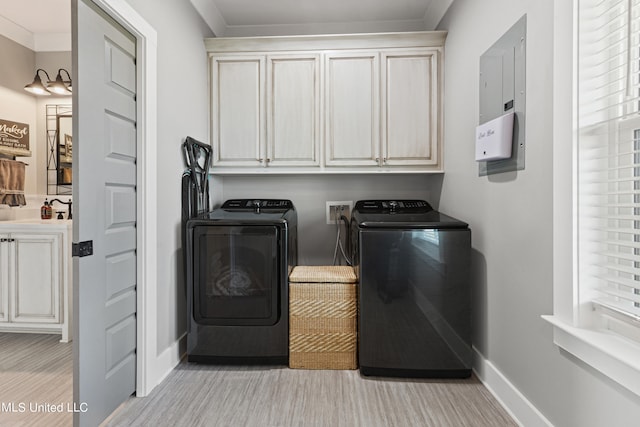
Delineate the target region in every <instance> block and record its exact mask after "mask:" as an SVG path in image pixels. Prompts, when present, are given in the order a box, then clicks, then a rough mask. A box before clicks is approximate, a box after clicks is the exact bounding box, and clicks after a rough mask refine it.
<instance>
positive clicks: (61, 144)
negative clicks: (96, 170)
mask: <svg viewBox="0 0 640 427" xmlns="http://www.w3.org/2000/svg"><path fill="white" fill-rule="evenodd" d="M71 123H72V116H71V114H68V115H67V114H65V115H58V118H57V129H58V132H57V138H58V141H57V144H58V145H57V148H58V153H57V154H58V179H57V184H58V186H61V185H71V164H72V160H73V138H72V127H71ZM58 194H60V193H58Z"/></svg>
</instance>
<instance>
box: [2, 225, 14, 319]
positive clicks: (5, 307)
mask: <svg viewBox="0 0 640 427" xmlns="http://www.w3.org/2000/svg"><path fill="white" fill-rule="evenodd" d="M10 250H11V247H10V243H9V235H8V234H3V233H0V322H7V321H8V320H9V280H11V279H12V278H11V277H10V276H9V273H10V271H9V265H10V262H11V261H10V258H9V256H10V255H9V253H10Z"/></svg>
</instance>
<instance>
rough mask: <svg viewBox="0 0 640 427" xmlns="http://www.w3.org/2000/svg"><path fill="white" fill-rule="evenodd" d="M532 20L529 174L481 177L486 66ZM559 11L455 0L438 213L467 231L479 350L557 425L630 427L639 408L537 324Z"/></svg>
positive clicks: (548, 281) (545, 263) (547, 276)
mask: <svg viewBox="0 0 640 427" xmlns="http://www.w3.org/2000/svg"><path fill="white" fill-rule="evenodd" d="M525 13H526V14H527V59H526V62H527V69H526V79H527V84H526V87H527V105H526V120H527V121H526V135H525V139H526V141H527V153H526V168H525V170H523V171H519V172H517V173H505V174H500V175H494V176H492V177H478V166H477V164H476V163H475V162H474V132H475V126H476V125H477V124H478V101H479V99H478V90H479V89H478V80H479V78H478V73H479V57H480V55H482V54H483V53H484V52H485V51H486V50H487V49H488V48H489V47H490V46H491V45H492V44H493V43H494V42H495V41H496V40H498V38H500V36H501V35H502V34H503V33H504V32H505V31H507V30H508V29H509V28H510V27H511V26H512V25H513V24H514V23H515V22H516V21H517V20H518V19H519V18H520V17H521V16H522V15H524V14H525ZM553 21H554V16H553V1H551V0H544V1H540V0H519V1H513V0H482V1H481V2H478V1H470V0H457V1H455V2H454V3H453V5H452V6H451V8H450V9H449V11H448V13H447V14H446V15H445V17H444V19H443V21H442V22H441V23H440V25H439V29H443V30H448V31H449V35H448V38H447V43H446V47H445V55H446V62H445V101H444V104H445V131H444V134H445V170H446V173H445V175H444V180H443V183H442V194H441V201H440V207H441V209H442V210H444V211H446V212H448V213H449V214H451V215H453V216H459V217H461V218H464V219H465V220H467V221H468V222H469V223H470V226H471V229H472V233H473V237H472V241H473V247H474V272H475V274H474V279H475V283H474V336H473V339H474V346H475V347H476V349H477V350H478V352H479V353H480V354H481V355H482V356H483V357H484V358H485V359H486V360H488V361H489V362H490V363H491V364H492V365H493V366H495V367H496V368H497V369H498V370H499V371H500V372H501V373H502V374H503V375H504V376H505V377H506V378H507V379H508V380H509V381H510V382H511V383H512V384H513V385H514V386H515V387H516V388H517V389H518V390H519V391H520V392H521V393H522V394H523V395H524V397H525V398H527V399H528V400H529V401H530V402H531V403H533V405H534V406H535V407H536V408H537V409H538V410H540V411H541V412H542V414H543V415H544V416H545V417H546V418H547V419H548V420H549V421H551V422H552V423H553V424H554V425H557V426H581V427H582V426H603V425H607V426H614V425H619V426H626V425H634V424H637V420H639V419H640V398H638V397H637V396H635V395H633V394H631V393H629V392H627V391H625V390H624V389H622V388H621V387H620V386H618V385H617V384H615V383H613V382H611V381H610V380H608V379H606V378H604V377H603V376H602V375H601V374H599V373H596V372H595V371H594V370H593V369H591V368H589V367H587V366H585V365H584V364H582V363H581V362H578V361H576V360H574V359H573V358H571V357H569V356H567V355H566V354H564V353H561V352H560V351H559V350H558V348H557V347H556V346H554V344H553V336H552V329H551V326H550V325H548V324H546V323H545V321H543V320H542V319H541V318H540V315H542V314H551V313H552V312H553V301H552V291H553V284H552V279H553V278H552V267H553V258H552V256H553V254H552V236H553V234H552V233H553V230H552V209H553V206H552V189H553V185H554V181H553V175H552V158H551V153H552V144H553V133H552V124H553V120H554V116H553V104H552V95H553V80H552V78H553V75H552V72H553V68H552V66H553V31H552V29H553Z"/></svg>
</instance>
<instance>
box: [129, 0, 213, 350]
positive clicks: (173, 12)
mask: <svg viewBox="0 0 640 427" xmlns="http://www.w3.org/2000/svg"><path fill="white" fill-rule="evenodd" d="M127 1H128V3H129V4H130V5H131V6H132V7H133V8H134V9H135V10H136V11H137V12H138V13H139V14H140V15H142V16H143V17H144V19H145V20H146V21H147V22H148V23H149V24H150V25H151V26H152V27H153V28H154V29H155V30H156V31H157V33H158V64H157V69H158V130H157V135H158V140H157V145H158V147H157V150H158V151H157V152H158V159H157V161H158V163H157V166H158V178H157V185H158V196H159V197H158V202H157V203H158V204H157V212H158V248H157V250H158V265H157V266H156V268H157V276H158V283H157V292H158V304H157V309H158V313H159V315H158V319H159V321H160V324H158V339H157V343H158V348H157V351H158V354H160V353H162V352H163V351H164V350H166V349H167V348H168V347H170V346H171V345H172V344H174V343H175V342H176V341H177V340H178V339H179V338H180V337H181V336H182V335H183V334H184V333H185V332H186V316H187V315H186V310H185V306H186V302H185V290H184V280H183V279H182V277H183V275H182V270H181V264H182V262H181V259H182V255H181V242H180V215H181V210H180V209H181V208H180V204H181V199H180V176H181V175H182V171H183V170H184V162H183V158H182V151H181V149H180V145H181V144H182V142H183V141H184V138H185V137H186V136H187V135H189V136H192V137H194V138H196V139H199V140H202V141H206V140H207V127H208V114H209V113H208V108H209V107H208V105H209V104H208V95H207V89H206V88H207V81H208V79H207V55H206V51H205V48H204V42H203V38H205V37H212V33H211V31H210V30H209V28H208V27H207V26H206V25H205V23H204V22H203V21H202V19H201V18H200V16H199V15H198V14H197V13H196V11H195V10H194V9H193V6H192V5H191V3H190V2H188V1H184V0H163V1H162V2H161V3H162V4H161V5H160V4H159V3H158V2H152V1H148V0H127Z"/></svg>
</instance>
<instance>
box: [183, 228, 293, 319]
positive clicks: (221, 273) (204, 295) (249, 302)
mask: <svg viewBox="0 0 640 427" xmlns="http://www.w3.org/2000/svg"><path fill="white" fill-rule="evenodd" d="M279 237H280V231H279V229H278V227H277V226H273V225H271V226H264V225H247V226H214V225H211V226H198V227H196V228H195V229H194V241H193V255H194V256H193V269H194V280H193V287H194V288H193V295H194V300H193V304H194V306H193V314H194V319H195V321H196V322H197V323H200V324H205V325H221V326H227V325H274V324H275V323H276V322H277V321H278V319H279V317H280V310H279V305H278V301H279V298H278V296H279V292H280V290H279V287H280V280H279V277H280V272H279V261H278V259H279V257H280V256H281V255H280V254H279V253H278V248H279V247H280V245H279V244H278V240H279Z"/></svg>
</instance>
